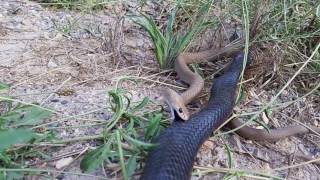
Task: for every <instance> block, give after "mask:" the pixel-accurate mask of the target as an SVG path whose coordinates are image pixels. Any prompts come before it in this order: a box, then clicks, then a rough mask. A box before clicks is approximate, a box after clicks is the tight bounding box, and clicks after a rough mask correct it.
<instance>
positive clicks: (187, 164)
mask: <svg viewBox="0 0 320 180" xmlns="http://www.w3.org/2000/svg"><path fill="white" fill-rule="evenodd" d="M242 64H243V53H239V54H238V55H237V56H235V58H234V60H233V62H232V63H231V65H230V66H229V68H228V70H227V71H226V72H225V73H224V74H223V75H222V76H220V77H218V78H216V79H215V80H214V82H213V86H212V88H211V95H210V99H209V101H208V105H207V107H205V108H204V109H202V110H201V111H200V112H199V113H197V114H195V115H193V116H191V118H190V120H188V121H183V120H181V118H180V117H179V116H178V115H177V116H176V119H175V121H174V122H173V123H172V124H171V126H170V127H168V128H167V129H165V130H164V131H163V132H162V133H161V134H160V135H159V137H158V138H157V140H156V142H157V143H159V146H158V147H156V148H155V149H153V150H152V151H151V152H149V154H148V158H147V161H146V166H145V168H144V171H143V175H142V177H141V179H142V180H184V179H189V178H190V176H191V171H192V166H193V161H194V158H195V156H196V154H197V151H198V149H199V147H200V146H201V144H202V143H203V142H204V141H205V140H206V139H207V138H208V137H209V136H210V135H211V133H212V132H213V130H214V129H216V128H217V127H218V126H220V125H221V124H222V123H223V122H224V120H225V119H226V118H227V117H228V116H229V115H230V113H231V112H232V109H233V106H234V102H235V92H236V88H237V82H238V79H239V75H240V73H241V70H242Z"/></svg>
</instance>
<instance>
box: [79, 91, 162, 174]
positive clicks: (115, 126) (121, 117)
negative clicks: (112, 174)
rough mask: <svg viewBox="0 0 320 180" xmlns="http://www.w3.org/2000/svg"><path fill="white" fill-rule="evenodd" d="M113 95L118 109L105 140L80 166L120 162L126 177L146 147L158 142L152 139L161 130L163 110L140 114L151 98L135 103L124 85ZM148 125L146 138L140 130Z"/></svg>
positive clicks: (109, 125) (87, 170)
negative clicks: (161, 111) (123, 87)
mask: <svg viewBox="0 0 320 180" xmlns="http://www.w3.org/2000/svg"><path fill="white" fill-rule="evenodd" d="M109 97H110V104H111V109H112V110H113V112H114V113H113V116H112V117H111V119H110V120H109V121H108V123H107V124H106V126H105V128H104V132H103V138H102V140H103V143H102V145H100V146H99V147H97V148H96V149H94V150H92V151H90V152H89V153H87V154H86V155H85V156H84V158H83V159H82V161H81V163H80V167H81V169H82V170H83V171H86V172H90V171H92V170H94V169H96V168H97V167H98V166H99V165H101V164H102V163H104V162H106V163H107V164H108V163H111V162H119V164H120V167H121V170H122V175H123V178H124V179H128V178H129V177H130V176H131V175H132V174H133V173H134V171H135V169H136V167H137V164H138V162H139V161H140V160H141V156H142V155H143V154H145V152H146V150H149V149H150V148H153V147H155V146H156V144H151V143H150V141H151V140H152V138H153V137H155V136H156V135H157V134H158V133H159V131H160V129H161V123H160V122H161V119H162V117H161V114H160V113H159V112H153V113H144V114H143V115H138V114H137V113H139V111H141V110H142V109H143V108H145V105H147V103H148V102H149V99H148V98H143V99H142V100H141V101H140V102H139V103H137V104H132V103H131V101H130V98H129V96H128V93H127V92H126V91H124V90H121V89H115V90H111V91H109ZM144 129H146V130H145V136H144V138H143V137H141V133H139V132H141V131H142V130H144ZM139 139H145V141H146V142H144V141H141V140H139Z"/></svg>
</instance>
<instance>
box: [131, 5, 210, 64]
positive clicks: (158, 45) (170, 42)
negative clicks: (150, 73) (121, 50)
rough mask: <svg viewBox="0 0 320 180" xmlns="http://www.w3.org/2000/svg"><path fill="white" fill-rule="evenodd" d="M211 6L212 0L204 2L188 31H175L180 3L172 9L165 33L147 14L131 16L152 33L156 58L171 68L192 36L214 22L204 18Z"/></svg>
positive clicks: (159, 62)
mask: <svg viewBox="0 0 320 180" xmlns="http://www.w3.org/2000/svg"><path fill="white" fill-rule="evenodd" d="M179 2H180V1H179ZM210 6H211V1H208V2H206V3H203V4H202V6H201V7H200V10H199V12H200V13H199V14H200V15H199V16H196V17H198V18H197V19H196V21H195V22H196V23H195V24H194V25H193V26H192V28H191V29H189V30H188V31H187V32H186V33H181V32H177V33H175V32H174V29H173V25H174V23H175V19H176V13H177V9H178V8H179V7H180V5H179V3H178V5H177V6H176V8H174V9H173V10H172V12H171V14H170V16H169V18H168V21H167V24H166V29H165V30H164V32H163V33H162V32H161V30H160V29H159V28H158V27H157V25H156V23H155V22H154V21H153V20H152V19H151V18H150V17H148V16H146V15H143V14H142V15H140V16H131V19H132V20H133V22H135V23H136V24H138V25H140V26H141V27H142V28H144V29H145V30H146V31H147V32H148V34H149V35H150V37H151V39H152V42H153V46H154V48H155V55H156V60H157V62H158V64H159V66H160V68H161V69H164V68H171V67H172V66H173V62H174V60H175V58H176V57H177V56H178V54H180V53H181V52H182V51H184V50H185V49H186V47H187V46H188V45H189V43H190V42H191V40H192V38H193V37H194V36H195V35H196V34H198V33H199V32H201V31H202V30H204V29H205V28H206V27H208V26H209V25H211V24H212V22H209V21H205V20H204V15H205V14H206V13H208V11H209V9H210Z"/></svg>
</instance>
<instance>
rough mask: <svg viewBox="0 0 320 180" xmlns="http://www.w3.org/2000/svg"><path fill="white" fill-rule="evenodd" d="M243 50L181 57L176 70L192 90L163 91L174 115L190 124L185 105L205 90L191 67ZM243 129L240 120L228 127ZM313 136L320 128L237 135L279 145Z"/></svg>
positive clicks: (296, 127) (250, 131)
mask: <svg viewBox="0 0 320 180" xmlns="http://www.w3.org/2000/svg"><path fill="white" fill-rule="evenodd" d="M242 46H243V41H239V42H238V43H234V44H232V45H230V46H227V47H224V48H219V49H210V50H206V51H202V52H198V53H182V54H180V55H179V56H178V57H177V59H176V61H175V63H174V70H175V71H176V72H177V74H178V76H179V78H180V79H181V80H182V81H184V82H185V83H187V84H189V88H188V89H187V90H186V91H184V92H183V93H182V94H178V93H177V92H175V91H174V90H172V89H169V88H167V89H163V90H162V97H163V98H164V100H165V101H166V103H167V104H168V105H169V107H170V109H171V113H173V111H175V112H176V113H177V115H178V116H179V117H180V118H181V119H183V120H188V119H189V118H190V113H189V111H188V109H187V108H186V105H187V104H188V103H190V102H191V101H192V100H193V99H194V98H196V97H197V96H198V95H199V94H200V92H201V90H202V89H203V87H204V80H203V79H202V77H201V76H200V75H199V74H197V73H194V72H192V71H191V70H190V69H189V67H188V64H191V63H200V62H206V61H213V60H217V59H218V58H219V57H222V56H231V55H233V54H235V53H236V52H238V51H239V50H240V49H241V48H242ZM242 125H243V123H242V122H241V121H240V120H238V119H233V120H231V121H230V122H229V123H228V126H229V127H230V128H233V129H234V128H238V127H240V126H242ZM310 132H316V133H320V128H318V127H314V126H312V127H310V129H309V128H306V127H304V126H302V125H293V126H289V127H285V128H279V129H271V130H270V132H268V131H267V130H265V129H256V128H251V127H249V126H244V127H242V128H240V129H239V130H237V131H236V133H237V134H238V135H240V136H242V137H244V138H246V139H251V140H256V141H276V140H279V139H282V138H285V137H288V136H292V135H296V134H305V133H310Z"/></svg>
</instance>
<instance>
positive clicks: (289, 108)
mask: <svg viewBox="0 0 320 180" xmlns="http://www.w3.org/2000/svg"><path fill="white" fill-rule="evenodd" d="M8 2H9V3H11V4H13V6H6V5H5V4H4V5H0V7H1V9H0V10H4V9H5V10H6V9H8V12H12V10H15V9H17V8H20V9H21V10H20V11H17V13H18V14H16V15H13V14H10V16H9V15H5V20H4V21H3V23H2V24H1V26H4V27H6V29H9V30H14V31H5V32H6V33H1V32H2V31H1V30H0V31H1V32H0V39H1V41H3V43H2V42H1V46H0V47H1V51H0V53H1V54H0V56H2V58H1V60H0V76H1V79H0V81H1V82H5V83H8V84H11V88H10V91H9V92H7V93H6V95H10V96H12V97H14V98H16V100H15V101H19V102H22V103H25V104H28V103H32V102H38V103H39V104H40V106H41V108H44V107H46V108H50V109H52V111H53V112H54V114H55V115H54V116H53V117H51V118H50V119H48V120H47V121H46V122H44V123H43V124H38V125H36V126H34V127H33V129H36V130H37V131H39V132H46V131H51V130H53V131H54V132H55V134H56V136H57V137H59V138H61V141H63V144H59V145H57V144H50V142H46V143H39V144H35V145H34V146H33V148H34V150H36V151H39V152H41V153H45V152H46V151H48V152H49V153H47V155H49V156H50V158H49V159H45V158H42V157H41V156H40V155H39V154H35V155H30V157H28V158H29V159H28V158H27V159H28V160H27V161H26V162H27V163H30V162H32V168H34V169H29V170H28V169H27V170H22V169H20V168H17V169H13V170H12V171H17V172H19V171H28V172H47V174H43V175H49V176H54V177H56V176H58V175H59V174H62V172H60V171H56V170H44V168H45V169H47V168H50V169H54V168H55V167H54V166H55V165H56V162H57V160H59V159H62V156H61V155H64V154H66V152H72V151H74V152H75V154H66V155H65V156H63V158H66V157H74V158H75V161H74V162H72V164H69V165H67V166H66V167H65V169H64V173H63V174H65V176H66V177H65V178H66V179H71V178H72V177H73V176H74V175H83V174H79V173H75V172H79V161H77V160H76V159H77V158H76V157H78V156H79V155H80V154H82V152H83V151H84V150H86V151H87V150H88V149H90V150H91V149H93V148H94V147H97V146H98V144H100V142H99V141H96V138H97V136H95V135H98V136H99V137H101V134H102V131H103V128H102V125H105V119H110V116H111V110H110V105H109V104H108V102H107V98H106V94H107V90H110V89H113V88H114V87H121V88H123V89H126V90H127V91H129V92H130V93H131V95H130V98H131V100H132V101H133V102H137V101H139V100H141V99H142V98H143V97H144V96H149V97H151V99H153V102H154V103H150V104H149V105H148V106H147V107H146V108H145V109H143V110H142V111H141V112H139V113H138V114H139V115H143V114H144V113H149V112H153V111H159V110H161V109H162V106H160V105H161V104H160V102H157V100H156V96H157V93H156V91H157V88H158V87H160V86H161V87H162V86H169V87H172V88H175V89H177V90H183V89H184V88H185V87H184V86H182V85H181V84H179V83H177V82H176V78H175V76H174V73H172V72H171V71H170V70H167V71H160V69H159V68H158V66H157V64H156V63H155V56H154V52H153V46H152V42H151V41H150V39H149V37H148V36H147V33H146V32H144V31H143V30H142V29H140V28H139V27H138V26H136V25H135V24H134V23H133V22H132V21H130V20H129V19H128V18H127V16H126V15H127V12H128V11H134V10H137V9H138V10H141V11H142V12H144V13H147V14H149V15H150V16H151V17H152V18H153V19H154V20H155V21H156V23H157V25H158V26H159V27H160V28H161V29H163V28H164V27H165V22H166V18H167V15H168V13H169V12H170V10H171V9H172V8H173V7H174V5H175V4H176V3H177V2H176V1H165V2H163V3H156V2H155V3H150V2H149V1H146V3H144V2H142V1H138V2H129V1H123V2H112V3H107V1H101V3H100V4H99V6H98V5H97V4H94V3H93V4H91V5H86V4H83V3H80V4H81V6H78V7H80V8H74V9H76V10H74V11H69V10H66V9H58V8H57V7H65V8H68V7H70V6H72V5H71V4H66V2H69V1H66V2H65V4H61V3H62V2H63V1H57V2H58V3H60V5H59V6H56V5H55V4H52V5H53V7H54V9H52V6H51V7H50V8H49V9H44V10H42V8H41V7H39V6H38V5H37V4H36V3H34V2H32V3H30V2H24V3H22V4H23V6H21V5H20V4H19V3H15V2H14V1H8ZM88 2H89V1H88ZM91 2H96V1H91ZM97 2H98V1H97ZM242 2H244V1H242ZM306 2H307V1H306ZM308 3H312V2H311V1H310V2H309V1H308V2H307V4H308ZM182 4H183V6H182V7H183V8H182V9H180V10H179V11H178V12H177V17H176V24H175V26H174V29H175V31H176V30H182V31H185V30H186V29H188V28H189V27H191V26H192V25H193V23H194V22H193V19H194V17H193V15H194V14H195V13H197V12H195V9H196V8H194V7H195V6H197V5H198V4H199V2H198V1H191V0H190V1H184V2H183V3H182ZM253 4H254V3H253ZM256 5H258V3H256ZM76 7H77V6H76ZM92 7H94V8H95V10H92ZM241 7H243V6H242V4H241V1H240V2H232V3H229V2H227V3H223V2H218V3H215V4H213V6H212V8H211V10H210V12H209V13H208V14H207V16H206V18H207V19H209V20H212V21H214V22H216V24H215V26H212V27H210V28H208V30H207V31H206V33H203V34H201V35H199V36H198V37H196V38H195V39H194V42H193V43H191V44H190V45H189V49H190V50H191V51H195V50H199V49H206V48H210V47H218V46H221V45H224V44H225V43H226V42H227V41H226V39H227V37H228V36H229V35H230V33H231V32H233V29H234V26H235V25H237V27H238V29H240V26H241V25H243V22H244V21H243V20H242V16H241V10H242V9H241ZM281 7H282V8H281ZM283 7H286V8H287V9H286V10H285V11H284V10H283ZM314 7H316V6H314ZM255 8H256V6H255V5H249V7H248V13H249V18H250V20H252V19H253V16H254V15H255ZM40 9H41V10H40ZM265 9H266V10H265V14H264V15H263V16H262V17H263V18H262V23H261V25H260V26H259V28H258V29H259V31H258V32H257V34H258V35H257V38H256V39H254V40H252V41H253V45H254V46H253V48H254V55H255V56H254V61H253V62H254V63H253V65H252V66H251V67H249V68H248V69H247V71H246V74H245V76H244V82H243V83H242V84H243V86H244V88H245V91H244V97H243V99H242V101H241V103H240V104H239V105H238V106H237V107H236V108H235V115H236V116H237V117H238V118H242V119H243V120H246V119H248V114H249V115H255V114H257V113H258V112H260V113H261V114H260V115H257V116H258V117H257V120H259V121H263V122H264V123H266V124H268V125H269V126H272V127H283V126H287V125H288V124H295V123H297V122H300V123H303V124H305V125H316V126H319V124H320V117H319V112H320V106H319V103H320V102H319V99H320V98H319V96H320V95H319V89H318V90H317V89H315V87H317V85H319V84H320V81H319V80H320V71H319V66H318V65H319V57H320V55H319V53H316V54H314V56H313V58H312V59H311V58H310V57H311V55H312V53H313V52H314V50H315V47H316V45H317V44H318V43H319V36H320V35H319V31H318V30H317V28H316V27H319V22H318V19H313V16H311V14H310V12H309V10H310V9H313V8H312V7H309V6H307V5H304V4H293V5H289V4H287V5H285V4H282V3H281V4H277V3H271V2H269V4H268V6H266V8H265ZM9 10H10V11H9ZM31 10H33V11H34V12H33V13H29V14H28V11H31ZM284 12H285V13H284ZM312 12H313V11H312ZM40 15H41V16H42V17H47V19H43V18H41V16H40ZM21 18H22V19H25V21H24V23H22V25H20V26H21V27H19V26H14V25H12V23H11V21H12V20H14V19H18V20H19V19H21ZM48 19H49V20H48ZM303 19H304V20H305V23H302V21H303ZM37 22H48V24H49V26H50V28H49V30H48V29H47V27H46V28H44V27H43V26H41V25H39V24H38V23H37ZM52 22H54V23H52ZM303 22H304V21H303ZM23 24H24V25H23ZM300 24H303V25H301V26H300ZM1 26H0V27H1ZM35 27H37V28H35ZM41 27H42V28H41ZM318 29H319V28H318ZM250 42H251V41H250ZM10 44H11V45H12V46H11V45H10ZM13 46H14V47H13ZM5 50H6V51H5ZM226 64H227V60H223V61H220V62H217V63H205V64H201V65H200V68H199V69H200V70H201V71H202V72H203V74H204V76H205V77H208V78H206V88H205V90H204V91H203V93H202V96H201V98H200V99H198V100H196V102H195V103H194V104H193V105H191V106H190V108H191V109H192V110H194V111H197V110H199V109H200V107H203V106H205V103H206V99H207V94H208V93H207V92H208V89H209V88H210V86H211V82H212V78H213V76H212V74H213V73H216V71H221V69H223V67H224V66H225V65H226ZM302 66H304V68H303V69H301V67H302ZM298 69H301V71H297V70H298ZM293 77H295V78H293ZM290 80H291V81H290ZM289 81H290V84H288V82H289ZM286 84H287V86H286V88H285V89H283V87H285V85H286ZM280 90H281V91H280ZM278 92H281V94H278ZM308 92H312V93H309V94H308ZM306 94H307V95H308V96H305V95H306ZM1 97H3V95H1ZM275 97H277V98H275ZM55 100H58V102H56V101H55ZM270 100H272V101H273V103H272V104H269V103H270ZM266 105H271V106H268V108H265V107H266ZM261 110H264V111H262V112H261ZM124 124H125V123H123V124H120V126H121V125H124ZM253 125H254V126H257V125H255V124H253ZM139 130H141V129H139ZM213 140H214V141H213ZM209 142H211V143H209ZM207 143H208V144H209V145H208V144H207V145H208V146H203V147H202V148H201V150H200V152H199V154H198V156H197V161H196V165H197V166H195V169H194V174H195V175H199V174H201V175H202V176H204V177H206V178H208V179H210V178H222V177H225V178H226V179H228V178H230V177H237V176H238V177H243V178H247V179H263V178H265V179H268V178H275V179H276V178H277V177H279V179H281V178H283V179H284V178H286V179H312V178H313V177H316V176H318V174H320V170H319V167H318V166H316V165H314V164H312V161H308V160H305V159H304V158H303V157H304V156H306V155H308V156H312V155H313V156H314V157H319V149H320V147H319V144H320V139H319V136H318V135H316V134H309V135H303V136H297V137H290V138H287V139H284V140H281V141H280V142H278V143H275V144H271V143H264V142H259V143H257V142H251V141H247V140H244V139H241V138H239V137H237V136H235V135H232V134H227V135H224V136H221V137H215V138H214V139H211V140H209V141H208V142H207ZM223 144H228V145H229V146H230V147H231V153H232V155H233V157H232V159H228V157H227V152H226V151H225V150H224V145H223ZM61 145H62V146H61ZM125 147H127V146H125ZM129 148H130V147H129ZM295 155H301V156H295ZM127 159H128V158H125V159H124V161H125V160H127ZM138 159H139V161H137V162H138V165H137V166H136V167H137V170H136V172H137V173H136V174H139V172H141V166H140V165H141V164H142V162H143V158H142V157H139V158H138ZM317 160H319V159H316V158H315V159H314V160H313V161H317ZM230 161H232V164H233V166H232V167H231V169H225V167H227V164H229V162H230ZM303 161H306V162H303ZM26 162H20V163H21V164H23V163H24V164H26ZM123 163H124V162H122V165H123ZM103 166H104V168H100V169H99V170H97V171H95V172H94V173H92V175H95V176H93V177H92V178H98V177H100V178H110V177H111V176H113V177H115V178H120V177H121V172H120V171H121V168H120V165H119V163H118V162H117V161H112V160H108V161H107V162H106V163H104V164H103ZM210 166H213V167H214V168H213V167H210ZM122 169H124V168H123V167H122ZM247 169H252V170H254V172H253V171H248V170H247ZM0 171H1V170H0ZM210 172H219V173H213V174H212V173H210ZM48 173H49V174H48ZM52 173H53V174H52ZM97 176H98V177H97ZM274 176H276V177H274Z"/></svg>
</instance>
